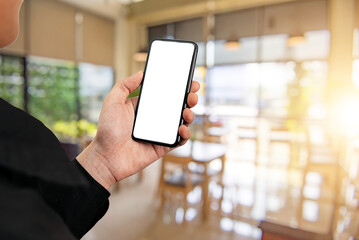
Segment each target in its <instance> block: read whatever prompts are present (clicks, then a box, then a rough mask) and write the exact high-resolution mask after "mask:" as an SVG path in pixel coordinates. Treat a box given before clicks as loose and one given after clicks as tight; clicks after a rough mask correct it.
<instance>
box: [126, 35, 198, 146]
mask: <svg viewBox="0 0 359 240" xmlns="http://www.w3.org/2000/svg"><path fill="white" fill-rule="evenodd" d="M154 41H167V42H179V43H190V44H192V45H193V46H194V51H193V55H192V61H191V67H190V71H189V73H188V79H187V85H186V91H185V93H184V99H183V104H182V113H181V116H180V119H179V124H178V128H179V127H180V126H181V125H182V124H183V122H184V121H183V110H184V109H185V108H186V107H187V96H188V94H189V92H190V90H191V84H192V78H193V73H194V69H195V66H196V59H197V54H198V45H197V44H196V43H195V42H193V41H187V40H177V39H160V38H156V39H153V40H152V41H151V43H150V46H149V50H148V54H147V59H146V64H145V69H144V71H143V78H142V82H141V89H140V92H139V95H138V102H137V106H136V111H135V117H134V120H133V126H132V134H131V136H132V139H133V140H135V141H142V142H146V143H151V144H156V145H160V146H164V147H176V146H178V144H179V143H180V141H181V136H180V135H179V132H178V129H177V137H176V141H175V142H174V143H173V144H167V143H163V142H156V141H151V140H148V139H142V138H137V137H135V136H134V135H133V131H134V129H135V123H136V118H137V110H138V105H139V104H140V101H141V94H142V89H143V88H142V85H143V82H144V80H145V76H146V69H147V63H148V59H149V57H150V54H151V47H152V43H153V42H154Z"/></svg>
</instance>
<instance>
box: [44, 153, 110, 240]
mask: <svg viewBox="0 0 359 240" xmlns="http://www.w3.org/2000/svg"><path fill="white" fill-rule="evenodd" d="M72 164H73V165H74V167H75V168H77V169H78V170H79V171H80V173H81V174H82V175H83V176H84V177H85V179H86V180H87V181H88V184H86V185H85V186H68V185H67V186H65V185H59V184H54V183H52V182H47V181H39V191H40V194H41V195H42V197H43V198H44V199H45V201H46V202H47V204H49V205H50V206H51V207H52V208H53V209H54V210H55V211H56V212H57V213H58V214H59V215H60V216H61V217H62V219H63V220H64V222H65V223H66V224H67V225H68V227H69V229H70V230H71V232H72V233H73V234H74V235H75V236H76V237H77V238H81V237H82V236H83V235H85V234H86V233H87V232H88V231H89V230H90V229H91V228H92V227H93V226H94V225H95V224H96V223H97V222H98V221H99V220H100V219H101V218H102V217H103V216H104V214H105V213H106V212H107V209H108V207H109V200H108V197H109V196H110V193H109V192H108V191H107V190H106V189H105V188H104V187H102V186H101V185H100V184H99V183H98V182H97V181H96V180H95V179H93V178H92V177H91V175H90V174H89V173H88V172H87V171H86V170H85V169H84V168H83V167H82V166H81V165H80V164H79V163H78V162H77V160H76V159H75V160H73V161H72Z"/></svg>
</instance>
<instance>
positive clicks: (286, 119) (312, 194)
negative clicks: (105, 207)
mask: <svg viewBox="0 0 359 240" xmlns="http://www.w3.org/2000/svg"><path fill="white" fill-rule="evenodd" d="M358 17H359V1H358V0H191V1H189V0H176V1H175V0H166V1H165V0H71V1H70V0H25V1H24V5H23V7H22V10H21V16H20V22H21V31H20V35H19V38H18V39H17V41H16V42H14V43H13V44H12V45H10V46H8V47H6V48H4V49H0V97H1V98H4V99H5V100H7V101H9V102H10V103H11V104H13V105H15V106H16V107H19V108H21V109H23V110H25V111H27V112H29V113H30V114H32V115H33V116H35V117H37V118H39V119H40V120H41V121H43V122H44V124H45V125H46V126H47V127H49V128H50V129H51V130H53V131H54V132H55V134H56V135H57V137H58V138H59V139H60V141H61V142H62V145H63V147H64V149H65V150H66V152H67V154H68V155H69V157H70V158H73V157H75V156H76V155H77V154H78V153H79V152H80V151H81V150H82V149H83V148H84V147H86V146H87V145H88V144H89V143H90V142H91V140H92V139H93V137H94V135H95V134H96V129H97V122H98V116H99V113H100V110H101V106H102V103H103V101H104V99H105V97H106V95H107V93H108V92H109V91H110V89H111V87H112V86H113V84H114V82H115V81H116V80H117V79H120V78H123V77H126V76H129V75H131V74H133V73H135V72H137V71H139V70H143V69H144V65H145V60H146V55H147V49H148V45H149V42H150V41H151V40H152V39H154V38H168V39H185V40H192V41H195V42H196V43H197V44H198V46H199V54H198V59H197V65H196V70H195V76H194V80H196V81H198V82H200V84H201V90H200V91H199V93H198V95H199V103H198V105H197V106H196V107H195V108H194V109H193V111H194V112H195V114H196V120H195V122H194V123H193V124H192V126H191V130H192V137H191V141H189V142H188V143H187V144H186V145H185V146H183V147H181V148H179V149H176V150H175V151H173V152H171V153H170V154H168V155H166V156H165V157H163V159H161V160H160V161H157V162H156V163H154V164H152V165H151V166H150V167H148V168H147V169H145V170H144V171H142V172H140V173H139V174H136V175H135V176H132V177H130V178H128V179H126V180H124V181H122V182H120V183H118V184H117V185H116V186H114V187H113V188H112V189H111V197H110V208H109V211H108V212H107V214H106V215H105V217H104V218H103V219H102V220H100V221H99V223H98V224H97V225H96V226H95V227H94V228H93V229H92V230H91V231H90V232H89V233H88V234H87V235H85V236H84V238H83V239H85V240H92V239H130V240H131V239H134V240H137V239H138V240H152V239H216V240H217V239H235V240H236V239H261V238H262V239H265V240H266V239H281V240H283V239H285V240H289V239H345V240H349V239H359V232H358V229H359V228H358V227H359V209H358V206H359V205H358V199H359V190H358V187H359V176H358V167H359V18H358ZM169 81H170V79H169ZM136 95H138V90H136V91H135V92H134V93H133V94H132V95H131V96H136ZM4 114H6V113H4Z"/></svg>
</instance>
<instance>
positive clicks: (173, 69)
mask: <svg viewBox="0 0 359 240" xmlns="http://www.w3.org/2000/svg"><path fill="white" fill-rule="evenodd" d="M194 50H195V46H194V45H193V44H192V43H186V42H175V41H161V40H155V41H153V42H152V45H151V49H150V52H149V57H148V60H147V67H146V72H145V76H144V80H143V84H142V90H141V96H140V102H139V105H138V106H137V107H138V109H137V116H136V121H135V123H134V124H135V126H134V129H133V135H134V137H136V138H139V139H144V140H149V141H154V142H160V143H165V144H174V143H175V142H176V138H177V133H178V127H179V123H180V119H181V115H182V106H183V102H184V98H185V93H186V87H187V82H188V78H189V74H190V69H191V63H192V58H193V54H194Z"/></svg>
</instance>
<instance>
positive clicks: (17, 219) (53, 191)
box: [0, 98, 110, 239]
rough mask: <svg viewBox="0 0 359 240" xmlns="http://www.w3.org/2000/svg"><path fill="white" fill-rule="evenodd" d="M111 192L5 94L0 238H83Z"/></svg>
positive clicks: (0, 111)
mask: <svg viewBox="0 0 359 240" xmlns="http://www.w3.org/2000/svg"><path fill="white" fill-rule="evenodd" d="M109 196H110V193H109V192H108V191H107V190H106V189H104V188H103V187H102V186H101V185H100V184H99V183H97V182H96V181H95V180H94V179H93V178H92V177H91V176H90V175H89V174H88V173H87V172H86V170H85V169H83V168H82V166H81V165H80V164H79V163H78V162H77V161H76V159H75V160H73V161H70V160H69V159H68V158H67V156H66V154H65V152H64V150H63V149H62V147H61V145H60V143H59V141H58V140H57V138H56V137H55V136H54V135H53V133H52V132H51V131H50V130H49V129H47V128H46V127H45V126H44V125H43V124H42V123H41V122H40V121H38V120H37V119H35V118H33V117H32V116H30V115H29V114H27V113H25V112H23V111H21V110H20V109H17V108H15V107H13V106H11V105H10V104H8V103H7V102H6V101H4V100H3V99H1V98H0V239H76V238H81V237H82V236H83V235H84V234H85V233H86V232H87V231H88V230H90V229H91V228H92V227H93V226H94V225H95V224H96V222H97V221H98V220H99V219H101V218H102V217H103V215H104V214H105V213H106V211H107V209H108V206H109V201H108V197H109Z"/></svg>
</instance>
